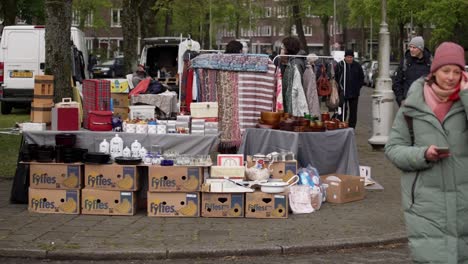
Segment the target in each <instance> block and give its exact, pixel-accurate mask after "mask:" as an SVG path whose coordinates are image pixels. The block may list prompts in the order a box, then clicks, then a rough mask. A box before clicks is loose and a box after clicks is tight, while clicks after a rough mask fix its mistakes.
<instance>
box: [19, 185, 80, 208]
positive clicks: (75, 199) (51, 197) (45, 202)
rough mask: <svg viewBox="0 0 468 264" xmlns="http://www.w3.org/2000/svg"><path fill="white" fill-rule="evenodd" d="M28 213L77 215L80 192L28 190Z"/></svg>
mask: <svg viewBox="0 0 468 264" xmlns="http://www.w3.org/2000/svg"><path fill="white" fill-rule="evenodd" d="M28 211H30V212H34V213H44V214H79V213H80V190H49V189H35V188H31V187H30V188H29V203H28Z"/></svg>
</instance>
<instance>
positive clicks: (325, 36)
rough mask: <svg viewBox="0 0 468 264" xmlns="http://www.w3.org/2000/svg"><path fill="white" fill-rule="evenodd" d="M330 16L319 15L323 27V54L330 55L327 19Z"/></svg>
mask: <svg viewBox="0 0 468 264" xmlns="http://www.w3.org/2000/svg"><path fill="white" fill-rule="evenodd" d="M329 20H330V17H329V16H327V15H322V16H320V21H321V22H322V27H323V55H324V56H330V34H329V32H328V21H329Z"/></svg>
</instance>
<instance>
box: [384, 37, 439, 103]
mask: <svg viewBox="0 0 468 264" xmlns="http://www.w3.org/2000/svg"><path fill="white" fill-rule="evenodd" d="M431 60H432V59H431V52H430V51H429V50H428V49H427V48H425V47H424V39H423V38H422V37H419V36H418V37H414V38H412V39H411V41H410V43H409V45H408V50H407V51H406V52H405V56H404V58H403V59H402V60H401V62H400V66H399V67H398V70H397V75H396V76H395V81H394V83H393V87H392V89H393V92H394V93H395V99H396V101H397V103H398V106H401V104H402V102H404V100H405V99H406V96H407V94H408V90H409V88H410V86H411V84H412V83H413V82H414V81H415V80H417V79H418V78H419V77H422V76H426V75H427V74H429V71H430V69H431Z"/></svg>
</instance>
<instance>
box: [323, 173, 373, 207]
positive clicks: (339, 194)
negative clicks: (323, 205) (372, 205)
mask: <svg viewBox="0 0 468 264" xmlns="http://www.w3.org/2000/svg"><path fill="white" fill-rule="evenodd" d="M320 178H321V179H322V182H323V183H325V184H327V185H328V188H327V190H326V193H327V202H329V203H347V202H353V201H358V200H362V199H364V196H365V189H364V178H362V177H360V176H353V175H345V174H337V173H335V174H328V175H322V176H320Z"/></svg>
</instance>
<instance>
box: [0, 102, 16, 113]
mask: <svg viewBox="0 0 468 264" xmlns="http://www.w3.org/2000/svg"><path fill="white" fill-rule="evenodd" d="M1 104H2V107H1V108H2V109H1V110H2V115H9V114H11V109H12V108H13V107H12V105H10V104H9V103H6V102H2V103H1Z"/></svg>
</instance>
